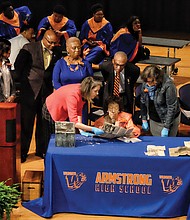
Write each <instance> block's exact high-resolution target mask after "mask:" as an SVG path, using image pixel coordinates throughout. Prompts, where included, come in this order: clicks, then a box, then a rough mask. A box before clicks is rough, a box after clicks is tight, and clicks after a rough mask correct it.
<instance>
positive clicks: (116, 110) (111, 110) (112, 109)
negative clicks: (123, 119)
mask: <svg viewBox="0 0 190 220" xmlns="http://www.w3.org/2000/svg"><path fill="white" fill-rule="evenodd" d="M108 112H119V108H118V107H109V108H108Z"/></svg>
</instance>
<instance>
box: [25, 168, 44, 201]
mask: <svg viewBox="0 0 190 220" xmlns="http://www.w3.org/2000/svg"><path fill="white" fill-rule="evenodd" d="M42 183H43V171H34V170H26V171H25V173H24V177H23V179H22V192H23V194H22V200H23V201H29V200H33V199H37V198H39V197H41V196H42Z"/></svg>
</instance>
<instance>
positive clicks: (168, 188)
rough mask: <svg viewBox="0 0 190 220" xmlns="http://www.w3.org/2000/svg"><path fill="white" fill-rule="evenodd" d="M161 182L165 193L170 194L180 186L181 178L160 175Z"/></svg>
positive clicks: (181, 183)
mask: <svg viewBox="0 0 190 220" xmlns="http://www.w3.org/2000/svg"><path fill="white" fill-rule="evenodd" d="M160 180H161V184H162V190H163V192H165V193H168V194H171V193H174V192H175V191H176V190H177V189H178V188H179V187H180V186H182V185H183V181H182V179H181V178H180V177H179V176H177V177H172V176H163V175H162V176H160Z"/></svg>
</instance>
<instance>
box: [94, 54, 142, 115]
mask: <svg viewBox="0 0 190 220" xmlns="http://www.w3.org/2000/svg"><path fill="white" fill-rule="evenodd" d="M92 67H93V68H94V69H100V70H101V72H102V75H103V78H104V95H103V103H104V102H105V100H106V99H107V98H108V97H109V96H113V95H114V96H119V97H121V99H122V104H123V106H124V111H126V112H128V113H131V114H133V91H134V86H135V83H136V81H137V79H138V77H139V75H140V68H139V67H138V66H135V65H131V63H129V62H127V55H126V54H125V53H124V52H122V51H118V52H116V53H115V55H114V57H113V59H112V60H108V61H104V62H103V63H102V64H100V65H96V64H93V65H92ZM117 77H118V79H117ZM117 85H118V86H117ZM116 87H117V88H116Z"/></svg>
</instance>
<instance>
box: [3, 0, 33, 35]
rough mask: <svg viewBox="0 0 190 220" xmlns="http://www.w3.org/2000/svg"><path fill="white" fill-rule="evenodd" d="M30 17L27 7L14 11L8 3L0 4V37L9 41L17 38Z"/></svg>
mask: <svg viewBox="0 0 190 220" xmlns="http://www.w3.org/2000/svg"><path fill="white" fill-rule="evenodd" d="M30 17H31V11H30V9H29V8H28V7H27V6H22V7H19V8H15V9H14V8H13V6H12V4H11V2H9V1H5V2H2V3H0V37H2V38H5V39H11V38H13V37H15V36H17V35H18V34H20V29H21V27H22V26H23V25H24V24H28V21H29V20H30Z"/></svg>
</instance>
